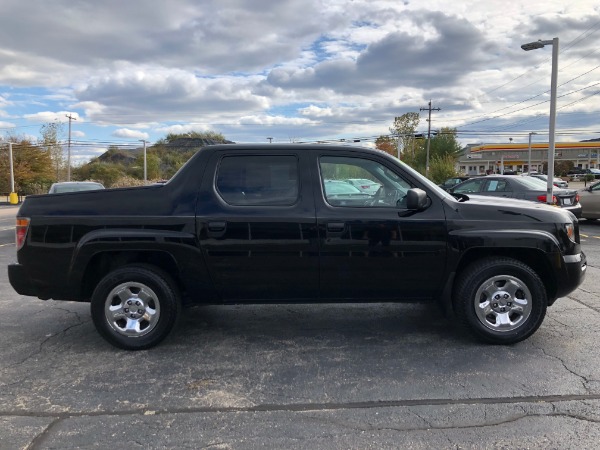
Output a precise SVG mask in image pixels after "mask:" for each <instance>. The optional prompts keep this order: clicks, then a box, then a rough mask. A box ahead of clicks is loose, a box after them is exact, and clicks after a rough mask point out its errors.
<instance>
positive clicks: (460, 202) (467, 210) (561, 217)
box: [452, 194, 577, 223]
mask: <svg viewBox="0 0 600 450" xmlns="http://www.w3.org/2000/svg"><path fill="white" fill-rule="evenodd" d="M452 198H453V199H454V200H455V202H456V203H457V205H455V207H454V208H453V209H456V210H457V211H458V212H460V213H464V214H466V215H468V216H471V213H476V214H477V215H481V214H483V215H485V217H482V220H486V219H494V220H498V219H500V218H501V219H502V220H526V221H530V220H533V221H547V222H554V223H562V222H570V221H573V222H575V221H577V219H576V218H575V216H574V215H573V214H572V213H571V212H570V211H568V210H566V209H563V208H560V207H558V206H552V205H547V204H545V203H540V202H532V201H529V200H519V199H515V198H506V197H486V196H483V195H464V194H462V195H461V196H460V199H456V198H455V197H452ZM508 217H511V219H507V218H508Z"/></svg>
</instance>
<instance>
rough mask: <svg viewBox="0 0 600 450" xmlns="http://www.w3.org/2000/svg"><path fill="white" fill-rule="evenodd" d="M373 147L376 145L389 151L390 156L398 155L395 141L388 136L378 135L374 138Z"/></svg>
mask: <svg viewBox="0 0 600 450" xmlns="http://www.w3.org/2000/svg"><path fill="white" fill-rule="evenodd" d="M375 147H377V148H378V149H379V150H382V151H384V152H386V153H389V154H390V155H392V156H398V153H397V148H398V147H397V143H396V142H395V140H394V139H393V138H391V137H390V136H379V137H378V138H377V139H376V140H375Z"/></svg>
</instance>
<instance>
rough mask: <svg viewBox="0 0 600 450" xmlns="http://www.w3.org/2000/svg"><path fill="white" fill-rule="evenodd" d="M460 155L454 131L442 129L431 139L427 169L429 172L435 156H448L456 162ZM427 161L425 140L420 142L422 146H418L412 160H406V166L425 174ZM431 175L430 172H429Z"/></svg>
mask: <svg viewBox="0 0 600 450" xmlns="http://www.w3.org/2000/svg"><path fill="white" fill-rule="evenodd" d="M461 153H462V148H461V146H460V144H459V143H458V141H457V140H456V129H452V128H442V129H441V130H440V131H439V132H438V133H437V135H435V136H433V137H432V138H431V142H430V143H429V168H430V171H431V162H432V160H433V158H434V157H435V156H438V157H443V156H446V155H448V156H449V157H450V158H452V159H453V160H454V162H456V161H457V160H458V157H459V156H460V154H461ZM426 161H427V140H426V139H424V140H422V145H420V146H418V148H417V150H416V151H415V156H414V159H412V160H410V161H409V160H406V162H407V164H409V165H411V166H412V167H413V168H415V169H417V170H418V171H419V172H421V173H423V174H424V173H425V165H426ZM430 173H431V172H430Z"/></svg>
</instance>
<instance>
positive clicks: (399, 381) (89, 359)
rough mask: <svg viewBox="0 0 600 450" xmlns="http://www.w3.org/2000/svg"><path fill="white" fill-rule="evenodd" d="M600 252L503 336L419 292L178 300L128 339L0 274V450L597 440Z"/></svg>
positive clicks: (81, 307)
mask: <svg viewBox="0 0 600 450" xmlns="http://www.w3.org/2000/svg"><path fill="white" fill-rule="evenodd" d="M13 253H14V248H10V247H8V248H7V247H4V248H0V261H2V263H4V265H6V264H7V263H8V262H9V261H11V260H12V259H13ZM598 255H599V256H598V259H597V260H595V257H594V256H592V257H590V255H589V254H588V258H589V259H590V266H589V269H588V270H589V272H588V275H587V278H586V281H585V283H584V284H583V285H582V287H581V288H580V289H578V290H577V291H575V292H574V293H572V294H571V295H570V296H569V297H568V298H563V299H560V300H558V301H557V302H556V304H555V305H554V306H553V307H551V308H550V309H549V310H548V316H547V318H546V320H545V321H544V323H543V324H542V326H541V328H540V329H539V330H538V332H537V333H536V334H535V335H534V336H532V337H531V338H530V339H528V340H526V341H525V342H522V343H520V344H517V345H513V346H506V347H503V346H489V345H485V344H480V343H478V342H475V341H474V340H472V339H471V338H470V337H469V336H465V335H463V334H461V333H460V332H459V331H458V330H457V329H456V328H455V327H454V326H453V324H452V321H451V320H450V321H449V320H447V319H444V318H443V317H442V315H441V314H440V312H439V311H438V310H437V309H436V308H435V307H432V306H427V305H416V304H401V305H394V304H391V305H390V304H372V305H319V306H315V305H301V306H295V305H276V306H273V305H262V306H227V307H213V306H211V307H202V308H195V309H192V310H188V311H186V312H185V314H184V315H183V317H182V319H181V321H180V323H179V326H178V327H177V329H176V330H175V332H174V333H173V334H172V335H171V336H170V337H169V338H168V339H167V340H166V341H165V342H164V343H163V344H162V345H160V346H159V347H156V348H154V349H151V350H148V351H141V352H135V353H130V352H126V351H121V350H117V349H115V348H113V347H111V346H109V345H108V344H107V343H105V342H104V341H103V340H102V338H100V336H99V335H98V334H97V333H96V331H95V329H94V327H93V324H92V322H91V318H90V315H89V306H88V305H87V304H78V303H70V302H55V301H47V302H43V301H41V300H37V299H33V298H27V297H20V296H18V295H17V294H16V293H15V292H14V291H13V290H12V288H11V287H10V285H9V284H8V281H7V277H6V271H3V273H0V293H1V295H0V330H1V331H0V449H2V450H4V449H54V448H56V449H58V448H60V449H70V448H78V449H80V448H114V449H120V448H165V449H166V448H194V449H197V448H207V449H208V448H215V449H229V448H256V447H265V448H302V449H304V448H305V449H314V448H356V449H366V448H378V449H381V448H417V449H420V448H428V449H429V448H448V449H450V448H578V449H586V448H590V449H591V448H597V443H598V442H600V364H599V360H600V350H599V349H598V348H599V347H598V345H597V342H598V333H599V332H600V331H599V330H600V288H599V287H597V286H600V284H599V283H598V280H599V279H600V251H598Z"/></svg>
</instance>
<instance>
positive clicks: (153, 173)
mask: <svg viewBox="0 0 600 450" xmlns="http://www.w3.org/2000/svg"><path fill="white" fill-rule="evenodd" d="M160 162H161V161H160V158H159V157H158V155H157V154H156V153H155V152H150V151H146V176H147V178H148V179H149V180H158V179H160V172H161V171H160ZM129 174H130V175H131V176H133V177H135V178H139V179H141V180H143V179H144V155H143V153H142V154H140V155H138V156H137V157H136V159H135V166H133V167H132V168H131V170H130V172H129Z"/></svg>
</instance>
